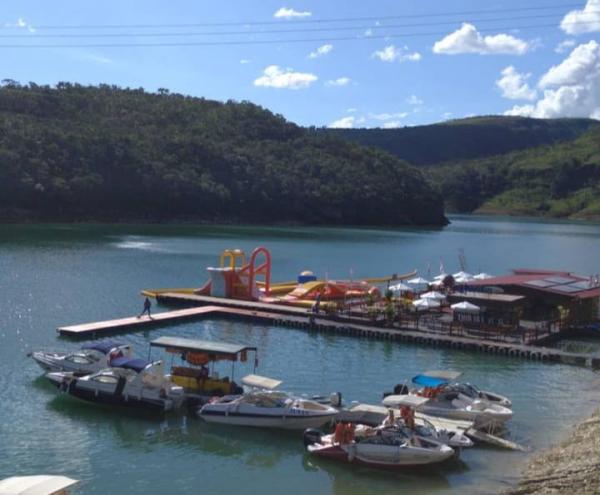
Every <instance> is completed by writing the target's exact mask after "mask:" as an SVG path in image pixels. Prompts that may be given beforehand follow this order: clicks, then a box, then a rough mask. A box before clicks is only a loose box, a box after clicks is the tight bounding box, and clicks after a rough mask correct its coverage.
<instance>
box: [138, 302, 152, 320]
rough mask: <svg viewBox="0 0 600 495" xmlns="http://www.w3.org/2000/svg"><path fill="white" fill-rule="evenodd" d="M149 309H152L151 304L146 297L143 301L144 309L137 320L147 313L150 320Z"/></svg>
mask: <svg viewBox="0 0 600 495" xmlns="http://www.w3.org/2000/svg"><path fill="white" fill-rule="evenodd" d="M151 307H152V303H151V302H150V299H148V298H147V297H146V299H145V300H144V309H143V310H142V312H141V313H140V314H139V316H138V318H141V317H142V316H143V314H144V313H148V318H150V319H152V315H151V314H150V308H151Z"/></svg>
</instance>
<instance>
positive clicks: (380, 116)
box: [369, 112, 408, 120]
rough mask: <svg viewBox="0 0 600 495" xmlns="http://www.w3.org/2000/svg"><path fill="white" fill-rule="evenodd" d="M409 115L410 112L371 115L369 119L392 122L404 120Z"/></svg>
mask: <svg viewBox="0 0 600 495" xmlns="http://www.w3.org/2000/svg"><path fill="white" fill-rule="evenodd" d="M407 115H408V112H396V113H385V112H384V113H370V114H369V118H371V119H374V120H392V119H403V118H404V117H406V116H407Z"/></svg>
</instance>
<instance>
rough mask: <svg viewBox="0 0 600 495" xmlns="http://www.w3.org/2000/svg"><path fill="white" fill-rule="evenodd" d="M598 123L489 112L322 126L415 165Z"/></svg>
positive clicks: (566, 136) (570, 133)
mask: <svg viewBox="0 0 600 495" xmlns="http://www.w3.org/2000/svg"><path fill="white" fill-rule="evenodd" d="M597 125H599V123H598V121H595V120H591V119H531V118H524V117H502V116H489V117H473V118H468V119H461V120H451V121H448V122H444V123H440V124H432V125H424V126H415V127H403V128H399V129H327V130H324V131H323V130H322V131H321V132H327V133H331V134H333V135H336V136H342V137H344V138H346V139H349V140H352V141H355V142H357V143H360V144H364V145H367V146H374V147H377V148H380V149H382V150H385V151H388V152H389V153H392V154H393V155H395V156H397V157H399V158H401V159H403V160H406V161H408V162H409V163H412V164H414V165H433V164H437V163H440V162H446V161H454V160H465V159H472V158H480V157H486V156H494V155H501V154H505V153H508V152H510V151H516V150H523V149H527V148H533V147H537V146H541V145H545V144H554V143H557V142H560V141H569V140H572V139H575V138H577V137H578V136H580V135H581V134H582V133H584V132H586V131H587V130H588V129H590V128H591V127H594V126H597Z"/></svg>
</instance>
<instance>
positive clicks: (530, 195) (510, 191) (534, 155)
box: [426, 127, 600, 220]
mask: <svg viewBox="0 0 600 495" xmlns="http://www.w3.org/2000/svg"><path fill="white" fill-rule="evenodd" d="M426 173H428V174H429V176H430V177H431V179H432V180H433V182H434V183H435V184H436V185H437V186H438V187H439V188H440V190H441V191H442V193H443V194H444V197H445V200H446V204H447V207H448V208H449V209H450V210H451V211H458V212H473V211H475V212H478V213H494V214H524V215H545V216H552V217H568V218H581V219H595V220H600V128H598V127H596V128H594V129H592V130H590V131H588V132H587V133H586V134H584V135H582V136H581V137H579V138H578V139H576V140H573V141H569V142H565V143H560V144H555V145H553V146H543V147H538V148H533V149H529V150H526V151H518V152H512V153H508V154H506V155H502V156H496V157H490V158H484V159H479V160H471V161H463V162H458V163H448V164H445V165H442V166H438V167H428V168H427V169H426Z"/></svg>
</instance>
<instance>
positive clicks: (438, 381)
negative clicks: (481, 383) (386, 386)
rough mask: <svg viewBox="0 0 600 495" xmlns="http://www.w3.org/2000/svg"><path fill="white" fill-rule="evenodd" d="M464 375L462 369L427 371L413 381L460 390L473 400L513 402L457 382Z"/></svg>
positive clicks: (497, 402) (421, 384) (399, 388)
mask: <svg viewBox="0 0 600 495" xmlns="http://www.w3.org/2000/svg"><path fill="white" fill-rule="evenodd" d="M461 375H462V373H461V372H460V371H439V370H430V371H425V372H424V373H421V374H419V375H417V376H415V377H413V379H412V382H413V383H414V384H415V385H417V386H419V387H427V388H438V389H444V390H448V391H454V392H458V393H459V394H460V395H462V396H464V398H469V399H471V400H484V401H487V402H489V403H491V404H498V405H500V406H504V407H509V408H510V407H511V406H512V402H511V400H510V399H509V398H508V397H505V396H503V395H500V394H497V393H494V392H489V391H487V390H481V389H479V388H478V387H476V386H475V385H472V384H470V383H465V382H457V381H456V380H457V379H458V378H459V377H460V376H461ZM405 388H406V385H403V384H399V385H396V387H395V388H394V393H395V394H398V393H399V392H398V391H399V390H404V389H405Z"/></svg>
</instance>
